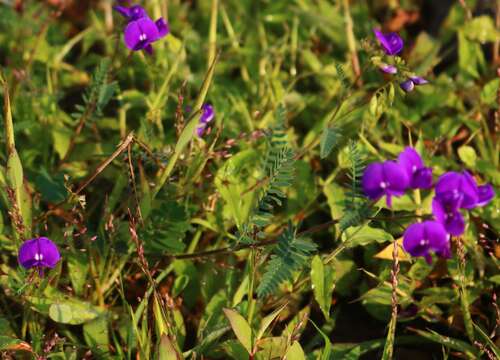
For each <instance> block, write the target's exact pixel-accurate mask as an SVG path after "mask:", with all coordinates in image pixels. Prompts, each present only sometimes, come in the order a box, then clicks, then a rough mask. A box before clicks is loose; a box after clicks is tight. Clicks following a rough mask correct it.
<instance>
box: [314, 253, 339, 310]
mask: <svg viewBox="0 0 500 360" xmlns="http://www.w3.org/2000/svg"><path fill="white" fill-rule="evenodd" d="M334 275H335V274H334V271H333V269H332V267H331V266H328V265H326V266H325V265H324V264H323V261H322V260H321V258H320V257H319V256H318V255H315V256H314V257H313V259H312V261H311V286H312V289H313V293H314V298H315V299H316V301H317V303H318V305H319V307H320V309H321V311H322V312H323V315H324V316H325V318H327V319H329V318H330V306H331V303H332V292H333V288H334V287H335V282H334V280H335V278H334Z"/></svg>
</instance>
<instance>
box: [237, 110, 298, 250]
mask: <svg viewBox="0 0 500 360" xmlns="http://www.w3.org/2000/svg"><path fill="white" fill-rule="evenodd" d="M285 116H286V111H285V108H284V107H282V106H280V107H278V109H277V110H276V123H277V125H276V126H275V127H274V128H273V129H272V130H271V132H270V134H269V135H268V137H267V139H268V143H267V146H268V148H267V152H266V155H265V157H264V161H263V164H262V169H263V173H264V174H265V175H264V177H263V178H262V179H260V180H259V184H262V187H261V189H260V190H259V191H258V196H257V203H256V206H255V208H254V210H253V212H252V213H251V214H250V216H249V219H248V222H247V223H245V224H244V225H243V232H242V235H240V238H239V239H240V241H242V242H244V243H249V242H252V241H253V240H252V238H251V237H250V236H251V234H252V233H255V234H256V235H257V236H258V237H262V236H263V235H264V234H261V233H260V229H262V228H263V227H265V226H266V225H268V224H269V223H270V222H271V221H272V218H273V213H272V211H273V210H274V208H275V207H276V206H282V205H283V200H284V199H285V198H286V194H285V193H284V189H286V188H287V187H289V186H290V185H291V184H292V180H293V176H294V163H295V153H294V151H293V150H292V149H291V148H289V147H288V144H287V140H286V131H285V126H284V122H285Z"/></svg>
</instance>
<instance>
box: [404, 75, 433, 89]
mask: <svg viewBox="0 0 500 360" xmlns="http://www.w3.org/2000/svg"><path fill="white" fill-rule="evenodd" d="M428 83H429V82H428V81H427V80H425V79H424V78H423V77H420V76H410V78H409V79H408V80H405V81H403V82H402V83H401V84H399V86H400V87H401V89H403V90H404V91H405V92H410V91H413V89H414V88H415V86H416V85H425V84H428Z"/></svg>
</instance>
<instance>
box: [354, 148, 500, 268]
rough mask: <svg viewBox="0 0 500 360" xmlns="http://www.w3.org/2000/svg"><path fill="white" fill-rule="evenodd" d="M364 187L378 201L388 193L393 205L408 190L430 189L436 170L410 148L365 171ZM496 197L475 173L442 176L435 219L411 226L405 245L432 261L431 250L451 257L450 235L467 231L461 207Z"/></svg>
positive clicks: (480, 204)
mask: <svg viewBox="0 0 500 360" xmlns="http://www.w3.org/2000/svg"><path fill="white" fill-rule="evenodd" d="M362 186H363V191H364V193H365V195H366V196H367V197H368V198H370V199H372V200H374V201H376V200H378V199H380V198H382V197H383V196H386V202H387V206H389V207H390V206H391V198H392V196H401V195H403V194H404V193H405V191H406V190H408V189H430V188H432V186H433V183H432V169H431V168H430V167H426V166H425V165H424V163H423V161H422V158H421V157H420V155H419V154H418V153H417V152H416V151H415V149H413V148H411V147H407V148H406V149H405V150H404V151H403V152H402V153H401V154H400V155H399V156H398V159H397V161H393V160H387V161H384V162H375V163H372V164H370V165H368V166H367V168H366V169H365V172H364V173H363V178H362ZM494 196H495V192H494V189H493V186H492V185H490V184H485V185H481V186H478V185H477V183H476V180H475V179H474V178H473V177H472V175H471V174H470V173H469V172H467V171H464V172H462V173H457V172H453V171H451V172H447V173H445V174H443V175H441V176H440V177H439V179H438V181H437V182H436V185H435V196H434V198H433V200H432V213H433V216H434V220H428V221H424V222H421V223H415V224H412V225H410V226H409V227H408V228H407V229H406V231H405V233H404V235H403V246H404V248H405V250H406V251H407V252H408V253H410V254H411V255H412V256H424V257H425V259H426V260H427V261H428V262H429V263H430V262H431V260H432V258H431V255H430V251H431V250H432V251H434V252H435V253H436V254H437V255H438V256H441V257H444V258H449V257H450V255H451V252H450V236H451V235H453V236H459V235H461V234H463V233H464V231H465V220H464V217H463V215H462V213H461V211H460V210H461V209H473V208H475V207H479V206H484V205H486V204H487V203H488V202H490V201H491V200H492V199H493V197H494Z"/></svg>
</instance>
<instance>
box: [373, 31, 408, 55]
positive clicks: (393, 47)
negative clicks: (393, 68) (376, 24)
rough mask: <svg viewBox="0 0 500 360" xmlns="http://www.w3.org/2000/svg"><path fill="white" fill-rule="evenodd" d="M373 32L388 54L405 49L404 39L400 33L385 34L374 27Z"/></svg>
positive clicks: (394, 53) (397, 52)
mask: <svg viewBox="0 0 500 360" xmlns="http://www.w3.org/2000/svg"><path fill="white" fill-rule="evenodd" d="M373 32H374V33H375V36H376V37H377V39H378V41H379V43H380V45H381V46H382V48H383V49H384V51H385V53H386V54H387V55H391V56H392V55H396V54H399V53H400V52H401V50H403V39H401V37H400V36H399V35H398V34H396V33H388V34H384V33H382V32H381V31H380V30H378V29H373Z"/></svg>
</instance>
